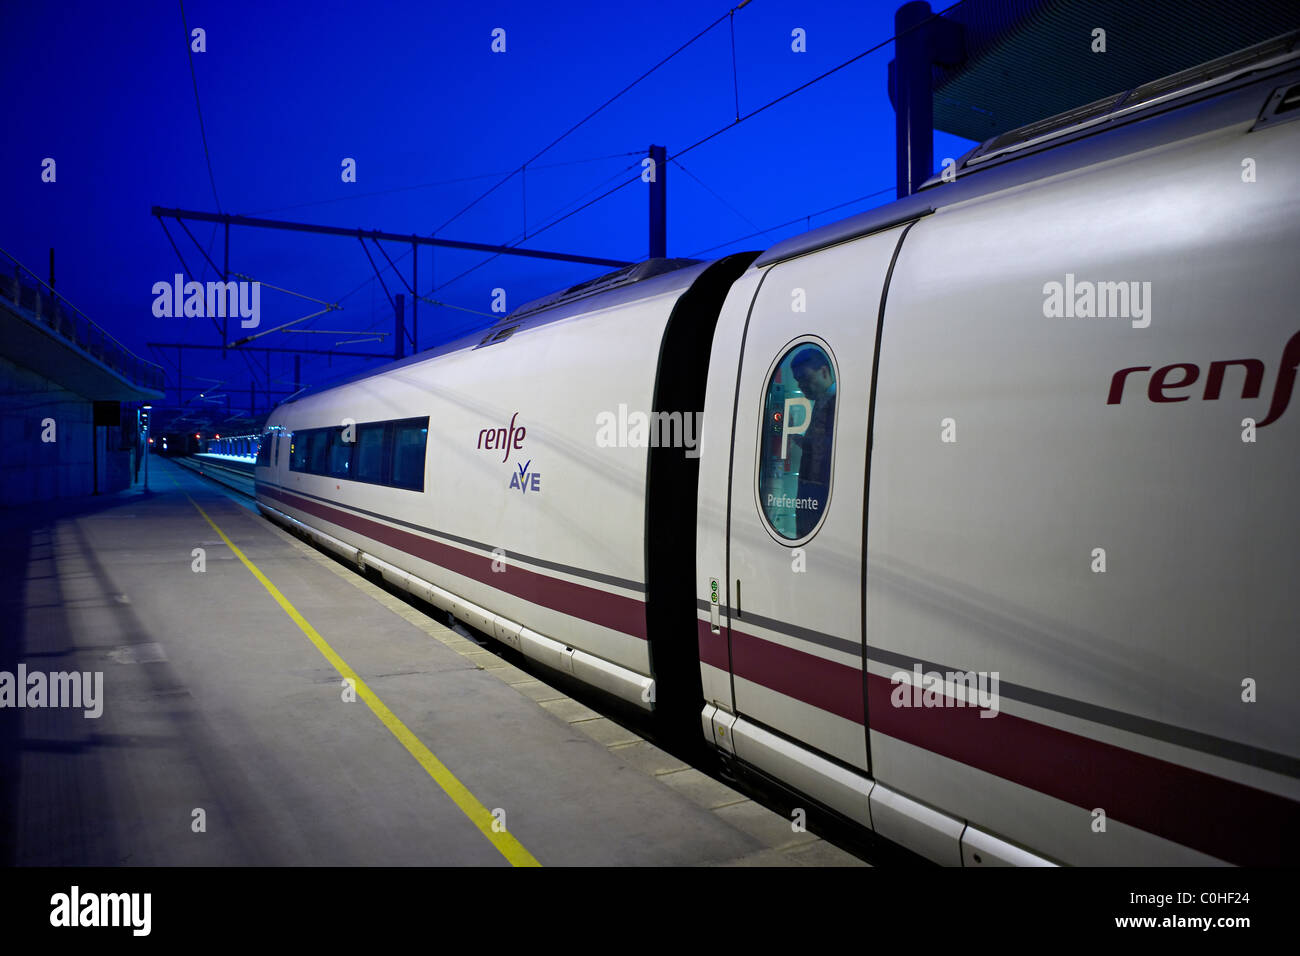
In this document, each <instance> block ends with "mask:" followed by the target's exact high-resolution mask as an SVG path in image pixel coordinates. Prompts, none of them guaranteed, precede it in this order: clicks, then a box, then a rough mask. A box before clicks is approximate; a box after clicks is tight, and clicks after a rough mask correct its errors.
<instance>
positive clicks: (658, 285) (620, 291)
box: [281, 253, 752, 405]
mask: <svg viewBox="0 0 1300 956" xmlns="http://www.w3.org/2000/svg"><path fill="white" fill-rule="evenodd" d="M751 255H752V253H751ZM710 264H711V263H710V262H706V261H704V260H700V259H648V260H646V261H645V262H637V263H633V264H632V265H630V266H624V267H623V268H621V269H616V270H615V271H613V272H607V273H604V274H602V275H599V276H596V277H595V278H594V279H589V280H587V281H586V282H580V283H578V284H577V285H573V286H569V287H567V288H565V289H561V290H560V291H559V292H554V293H552V294H550V295H547V296H543V297H541V298H539V299H533V300H532V301H530V302H526V303H524V304H523V305H521V306H520V307H519V308H517V309H515V310H514V311H512V312H510V313H509V314H508V315H506V316H505V317H504V318H502V319H501V320H500V321H498V322H497V323H496V324H495V325H493V326H491V327H490V328H489V329H487V331H486V333H485V332H484V330H483V329H479V330H477V331H475V332H472V333H470V334H468V335H465V336H462V337H461V338H459V339H455V340H454V341H451V342H444V343H443V344H442V345H438V346H435V347H434V348H431V349H426V350H424V351H423V352H418V353H416V354H414V355H408V356H407V357H406V358H403V359H398V360H396V361H393V362H388V363H386V364H384V365H380V366H376V367H373V368H368V369H363V370H362V371H360V372H357V373H355V374H353V375H348V376H345V377H342V378H339V379H337V380H334V381H331V382H323V383H321V384H320V385H314V386H311V387H310V388H304V389H302V390H301V391H298V392H295V393H294V394H293V395H291V396H289V398H287V399H285V400H284V402H282V403H281V404H285V405H287V404H289V403H291V402H296V401H299V400H301V399H304V398H307V397H308V396H310V395H318V394H320V393H322V392H327V391H329V390H331V389H335V388H341V387H342V386H344V385H351V384H353V383H354V382H360V381H364V380H365V379H368V378H373V377H375V376H376V375H385V374H387V373H389V372H392V371H395V370H396V369H400V368H407V367H409V366H412V365H419V364H420V363H421V362H428V361H432V360H433V359H436V358H439V357H441V356H443V355H449V354H451V353H453V352H461V351H465V350H472V349H480V348H486V347H489V346H492V345H496V344H497V343H500V342H504V341H505V340H506V339H508V338H510V337H511V336H512V335H514V334H515V333H516V332H518V331H519V330H520V329H524V328H535V327H537V326H541V325H547V324H550V323H551V322H558V321H561V320H563V319H567V318H571V317H573V316H575V315H578V314H581V313H584V312H591V311H594V310H595V309H605V308H610V307H611V306H615V305H621V304H624V303H627V302H633V301H636V300H637V299H644V298H649V297H651V296H655V295H665V294H669V293H673V292H682V291H685V289H687V288H689V287H690V285H691V283H693V282H694V281H695V280H696V278H698V277H699V275H700V274H701V273H702V272H704V270H705V269H706V268H708V267H709V265H710Z"/></svg>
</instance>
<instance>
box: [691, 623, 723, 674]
mask: <svg viewBox="0 0 1300 956" xmlns="http://www.w3.org/2000/svg"><path fill="white" fill-rule="evenodd" d="M695 623H696V624H697V625H698V630H699V642H700V660H701V661H703V662H704V663H706V664H711V665H713V666H714V667H720V668H722V669H723V670H724V671H729V670H731V660H730V659H729V658H728V657H727V635H726V634H714V633H713V627H712V625H710V624H709V622H708V621H700V620H697V621H696V622H695Z"/></svg>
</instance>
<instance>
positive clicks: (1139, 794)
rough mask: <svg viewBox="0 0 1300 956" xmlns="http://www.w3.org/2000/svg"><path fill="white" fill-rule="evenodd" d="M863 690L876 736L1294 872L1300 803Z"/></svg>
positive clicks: (1033, 725)
mask: <svg viewBox="0 0 1300 956" xmlns="http://www.w3.org/2000/svg"><path fill="white" fill-rule="evenodd" d="M796 653H797V652H796ZM867 681H868V689H867V698H868V700H869V702H870V707H871V729H872V730H874V731H878V732H880V733H882V734H888V735H889V736H890V737H895V738H897V739H899V740H903V741H906V742H907V743H910V744H914V745H916V746H917V747H923V748H925V749H926V750H930V751H933V752H934V753H937V754H942V755H943V756H945V757H948V758H950V759H952V760H957V761H960V762H961V763H964V764H968V765H969V766H972V767H976V768H978V769H980V770H984V771H986V772H988V773H992V774H996V775H997V776H999V777H1002V778H1003V779H1004V780H1010V781H1012V782H1013V783H1018V784H1020V785H1021V786H1024V787H1029V788H1030V789H1032V790H1037V791H1039V792H1041V793H1046V794H1049V795H1050V796H1053V797H1056V798H1057V799H1058V800H1064V801H1065V802H1066V803H1072V804H1074V805H1075V806H1077V807H1082V808H1083V809H1085V810H1087V811H1091V810H1093V809H1094V808H1096V807H1100V808H1102V809H1103V810H1105V811H1106V816H1107V817H1108V818H1110V819H1111V820H1119V821H1122V822H1123V823H1126V824H1128V825H1129V826H1133V827H1137V828H1138V829H1139V830H1146V831H1148V832H1150V833H1155V834H1158V835H1159V836H1162V837H1164V838H1165V839H1167V840H1173V841H1174V842H1175V843H1181V844H1183V845H1184V846H1189V847H1194V848H1195V849H1197V850H1200V851H1201V852H1202V853H1208V854H1209V855H1210V856H1213V857H1217V858H1219V859H1221V860H1227V861H1229V862H1231V863H1237V864H1239V865H1243V866H1279V865H1282V864H1283V863H1286V864H1293V863H1294V862H1295V858H1296V853H1297V852H1298V851H1300V804H1297V803H1296V802H1295V801H1293V800H1288V799H1287V798H1286V797H1281V796H1277V795H1276V794H1272V793H1268V792H1266V791H1264V790H1256V789H1255V788H1254V787H1248V786H1245V785H1244V784H1240V783H1236V782H1234V781H1231V780H1225V779H1224V778H1223V777H1216V776H1214V775H1213V774H1208V773H1203V772H1201V771H1199V770H1193V769H1191V768H1190V767H1184V766H1181V765H1180V764H1176V763H1170V762H1169V761H1167V760H1160V759H1158V758H1156V757H1149V756H1146V755H1145V754H1140V753H1136V752H1134V751H1132V750H1126V749H1124V748H1123V747H1116V746H1114V745H1113V744H1108V743H1104V742H1102V741H1100V740H1094V739H1092V738H1090V737H1083V736H1080V735H1079V734H1073V733H1070V732H1068V731H1064V730H1058V729H1057V728H1055V727H1048V726H1046V725H1045V724H1040V723H1037V722H1035V721H1032V720H1026V719H1025V718H1023V717H1017V716H1014V715H1012V714H1008V713H1006V712H1002V713H999V714H998V715H997V716H996V717H992V718H988V717H984V718H981V717H980V711H979V709H978V708H974V707H895V706H893V705H892V703H891V701H890V694H891V692H892V691H893V690H894V689H895V688H897V687H898V686H899V685H897V684H893V683H891V681H890V680H889V679H888V678H886V677H880V676H878V675H876V674H868V675H867ZM909 693H910V687H909ZM1089 822H1090V821H1089V820H1088V818H1087V817H1085V816H1083V815H1080V817H1079V821H1078V825H1079V826H1080V827H1084V826H1088V825H1089ZM1096 838H1097V839H1099V840H1104V839H1105V836H1104V835H1103V834H1098V835H1097V837H1096Z"/></svg>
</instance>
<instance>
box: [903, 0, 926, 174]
mask: <svg viewBox="0 0 1300 956" xmlns="http://www.w3.org/2000/svg"><path fill="white" fill-rule="evenodd" d="M930 17H931V11H930V4H928V3H926V2H925V0H912V2H911V3H905V4H903V5H902V6H901V7H899V8H898V10H897V11H895V13H894V36H895V37H897V39H896V40H895V41H894V50H895V52H894V135H895V151H896V153H895V156H896V162H895V171H896V174H897V194H898V198H899V199H902V198H903V197H905V196H910V195H912V193H914V192H916V191H917V190H918V189H919V188H920V187H921V183H923V182H925V181H926V180H927V179H929V178H930V173H931V171H932V170H933V169H934V95H933V91H932V89H931V79H932V78H931V67H930V60H931V57H930V27H929V25H928V24H927V21H928V20H929V19H930Z"/></svg>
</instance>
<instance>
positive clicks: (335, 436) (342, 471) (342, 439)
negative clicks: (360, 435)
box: [329, 427, 356, 478]
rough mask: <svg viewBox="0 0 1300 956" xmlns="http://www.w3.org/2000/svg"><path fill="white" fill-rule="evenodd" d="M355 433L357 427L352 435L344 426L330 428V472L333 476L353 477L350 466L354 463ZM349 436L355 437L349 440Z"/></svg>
mask: <svg viewBox="0 0 1300 956" xmlns="http://www.w3.org/2000/svg"><path fill="white" fill-rule="evenodd" d="M355 434H356V429H355V427H354V428H353V431H352V434H350V435H349V434H348V433H347V431H346V429H344V428H334V429H331V430H330V471H329V473H330V477H331V478H350V477H352V475H351V471H350V470H349V466H350V465H351V463H352V449H353V448H354V447H356V439H355V437H354V436H355ZM348 438H353V440H352V441H348V440H347V439H348Z"/></svg>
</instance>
